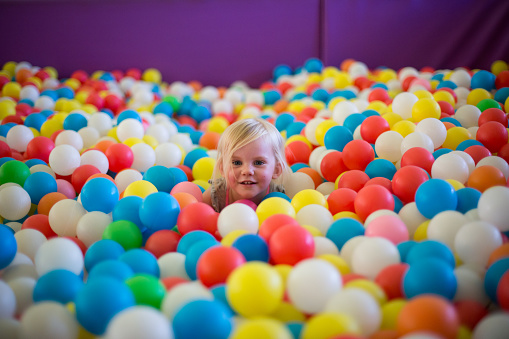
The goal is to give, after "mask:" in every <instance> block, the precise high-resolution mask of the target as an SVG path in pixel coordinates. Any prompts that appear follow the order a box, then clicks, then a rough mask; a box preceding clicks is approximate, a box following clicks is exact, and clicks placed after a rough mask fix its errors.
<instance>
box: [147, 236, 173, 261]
mask: <svg viewBox="0 0 509 339" xmlns="http://www.w3.org/2000/svg"><path fill="white" fill-rule="evenodd" d="M181 237H182V236H181V235H180V234H178V233H177V232H175V231H172V230H159V231H156V232H154V233H152V234H151V235H150V236H149V237H148V239H147V241H146V243H145V249H146V250H147V251H149V252H150V253H152V254H153V255H154V256H155V257H156V258H159V257H160V256H162V255H163V254H166V253H169V252H175V251H176V250H177V245H178V243H179V241H180V238H181Z"/></svg>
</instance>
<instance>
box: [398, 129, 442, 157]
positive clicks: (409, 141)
mask: <svg viewBox="0 0 509 339" xmlns="http://www.w3.org/2000/svg"><path fill="white" fill-rule="evenodd" d="M413 147H422V148H425V149H427V150H428V151H429V152H430V153H433V151H434V150H435V148H434V147H435V146H434V145H433V140H431V138H430V137H429V136H428V135H427V134H424V133H422V132H412V133H410V134H408V135H407V136H406V137H404V138H403V141H402V142H401V154H402V155H403V154H405V152H406V151H408V150H409V149H410V148H413Z"/></svg>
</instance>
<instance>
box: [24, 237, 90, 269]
mask: <svg viewBox="0 0 509 339" xmlns="http://www.w3.org/2000/svg"><path fill="white" fill-rule="evenodd" d="M34 262H35V268H36V270H37V273H39V275H43V274H45V273H47V272H49V271H52V270H55V269H64V270H69V271H71V272H73V273H75V274H77V275H79V274H81V271H82V270H83V264H84V259H83V252H82V251H81V249H80V247H79V246H78V245H77V244H76V243H75V242H73V241H72V240H70V239H67V238H51V239H49V240H48V241H46V242H45V243H44V244H42V245H41V247H39V250H38V251H37V253H36V255H35V261H34Z"/></svg>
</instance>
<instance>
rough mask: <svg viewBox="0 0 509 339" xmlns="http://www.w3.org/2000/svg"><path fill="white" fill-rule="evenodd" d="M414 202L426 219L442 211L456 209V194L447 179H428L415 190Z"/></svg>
mask: <svg viewBox="0 0 509 339" xmlns="http://www.w3.org/2000/svg"><path fill="white" fill-rule="evenodd" d="M415 204H416V206H417V209H418V210H419V212H420V213H421V214H422V215H423V216H425V217H426V218H428V219H432V218H433V217H434V216H435V215H437V214H438V213H440V212H443V211H449V210H456V207H457V206H458V195H457V194H456V190H455V189H454V187H452V185H451V184H449V183H448V182H447V181H445V180H442V179H430V180H427V181H425V182H423V183H422V184H421V185H420V186H419V188H417V191H416V192H415Z"/></svg>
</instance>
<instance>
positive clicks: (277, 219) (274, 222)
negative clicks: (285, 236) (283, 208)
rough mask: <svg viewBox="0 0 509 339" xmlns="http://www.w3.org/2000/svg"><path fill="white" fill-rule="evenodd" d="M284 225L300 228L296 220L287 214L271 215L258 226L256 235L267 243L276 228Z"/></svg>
mask: <svg viewBox="0 0 509 339" xmlns="http://www.w3.org/2000/svg"><path fill="white" fill-rule="evenodd" d="M285 225H294V226H300V224H299V222H298V221H297V220H296V219H294V218H292V217H291V216H289V215H287V214H273V215H271V216H269V217H267V219H265V220H264V221H263V222H262V223H261V224H260V229H259V231H258V235H259V236H260V237H262V238H263V239H264V240H265V242H267V243H269V241H270V238H271V237H272V234H274V232H275V231H276V230H277V229H278V228H280V227H282V226H285Z"/></svg>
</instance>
